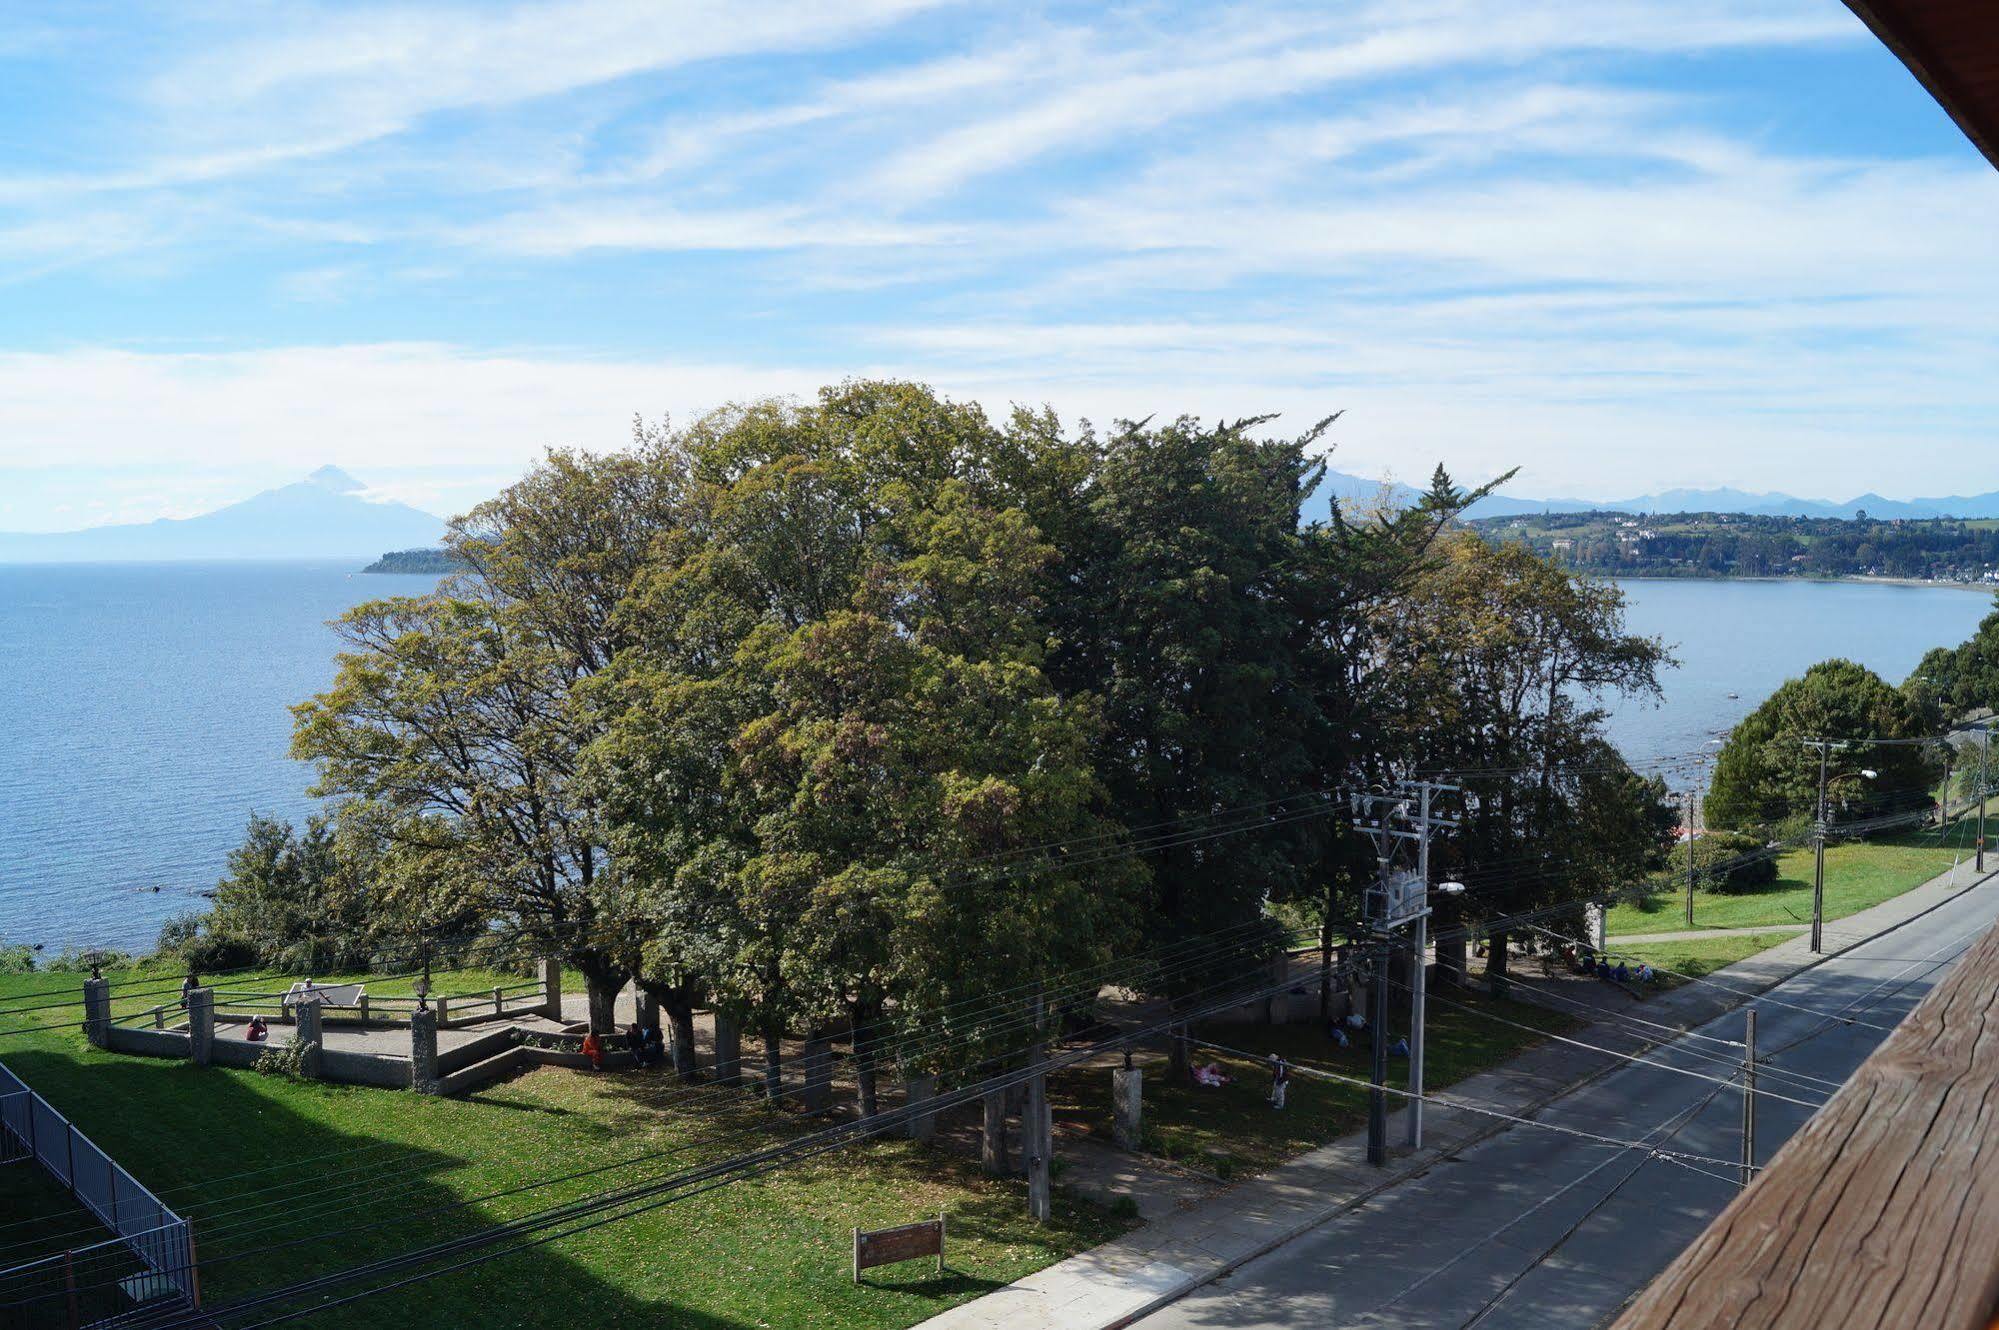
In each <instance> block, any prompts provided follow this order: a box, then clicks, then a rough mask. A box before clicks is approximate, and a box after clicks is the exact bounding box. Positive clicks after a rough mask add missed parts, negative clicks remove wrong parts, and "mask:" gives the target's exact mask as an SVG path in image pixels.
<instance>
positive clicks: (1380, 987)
mask: <svg viewBox="0 0 1999 1330" xmlns="http://www.w3.org/2000/svg"><path fill="white" fill-rule="evenodd" d="M1387 871H1388V865H1387V861H1386V860H1384V861H1383V863H1382V874H1383V876H1384V877H1385V876H1386V875H1387ZM1388 954H1389V946H1388V940H1387V938H1386V936H1385V935H1384V936H1383V937H1382V938H1381V939H1380V940H1379V941H1377V942H1376V943H1375V947H1374V992H1373V993H1371V994H1370V995H1369V997H1370V999H1371V1000H1370V1002H1369V1003H1368V1005H1369V1006H1371V1007H1372V1008H1373V1009H1374V1010H1373V1012H1372V1013H1371V1014H1370V1015H1369V1016H1368V1018H1367V1024H1368V1034H1369V1035H1370V1036H1371V1037H1372V1039H1373V1041H1374V1056H1373V1058H1372V1059H1371V1062H1370V1065H1369V1068H1368V1077H1367V1078H1368V1082H1369V1086H1368V1091H1367V1162H1368V1163H1370V1164H1373V1165H1374V1166H1375V1167H1376V1168H1383V1167H1386V1166H1387V1164H1388V1091H1387V1090H1386V1089H1385V1088H1384V1087H1385V1086H1387V1084H1388Z"/></svg>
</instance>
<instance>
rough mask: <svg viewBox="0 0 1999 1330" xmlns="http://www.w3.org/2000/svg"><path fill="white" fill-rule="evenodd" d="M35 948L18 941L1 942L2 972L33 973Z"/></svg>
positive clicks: (0, 972)
mask: <svg viewBox="0 0 1999 1330" xmlns="http://www.w3.org/2000/svg"><path fill="white" fill-rule="evenodd" d="M34 968H35V949H34V948H33V947H30V946H28V945H26V944H25V943H18V942H0V974H31V973H33V972H34Z"/></svg>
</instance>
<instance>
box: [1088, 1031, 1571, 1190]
mask: <svg viewBox="0 0 1999 1330" xmlns="http://www.w3.org/2000/svg"><path fill="white" fill-rule="evenodd" d="M1445 996H1448V997H1449V998H1450V1000H1451V1001H1452V1002H1456V1003H1462V1004H1463V1005H1464V1006H1466V1007H1469V1008H1472V1010H1470V1011H1465V1010H1460V1009H1458V1008H1455V1007H1452V1006H1450V1005H1448V1004H1447V1003H1445V1002H1442V1001H1432V1002H1431V1003H1430V1007H1429V1044H1428V1046H1427V1048H1426V1049H1425V1052H1424V1068H1423V1080H1424V1086H1425V1088H1426V1089H1431V1090H1436V1089H1442V1088H1443V1087H1445V1086H1447V1085H1450V1084H1451V1083H1452V1082H1454V1081H1458V1080H1461V1079H1463V1078H1464V1077H1466V1076H1469V1075H1471V1074H1472V1073H1473V1072H1476V1071H1481V1070H1484V1069H1485V1068H1487V1067H1490V1066H1493V1065H1495V1064H1496V1063H1499V1062H1503V1061H1505V1060H1506V1059H1507V1058H1508V1057H1511V1056H1512V1055H1513V1054H1514V1053H1517V1052H1519V1051H1520V1050H1521V1049H1522V1048H1525V1047H1527V1046H1528V1045H1530V1044H1533V1043H1536V1042H1537V1041H1538V1038H1539V1036H1537V1035H1535V1034H1530V1033H1528V1032H1527V1031H1525V1030H1518V1029H1515V1028H1513V1027H1512V1026H1509V1025H1502V1024H1500V1023H1499V1022H1498V1021H1495V1020H1493V1019H1491V1017H1492V1016H1495V1015H1497V1016H1504V1017H1505V1018H1506V1019H1508V1020H1512V1021H1518V1022H1520V1023H1521V1024H1524V1025H1530V1026H1532V1027H1534V1029H1536V1030H1542V1031H1548V1032H1551V1033H1560V1032H1562V1031H1566V1030H1569V1029H1573V1028H1574V1027H1575V1026H1576V1025H1577V1024H1578V1022H1576V1021H1574V1020H1572V1019H1570V1018H1569V1017H1567V1016H1564V1015H1561V1014H1559V1013H1556V1012H1552V1011H1549V1010H1547V1009H1546V1008H1543V1007H1537V1006H1531V1005H1528V1004H1526V1003H1520V1002H1505V1001H1498V1000H1495V999H1493V998H1490V997H1486V996H1484V995H1483V994H1476V993H1461V992H1450V993H1447V994H1446V995H1445ZM1478 1013H1485V1014H1478ZM1394 1028H1395V1029H1396V1031H1397V1032H1398V1033H1399V1032H1401V1031H1403V1030H1405V1029H1406V1028H1407V1017H1406V1007H1405V1008H1403V1009H1402V1010H1401V1011H1399V1012H1398V1014H1397V1017H1396V1020H1395V1022H1394ZM1196 1034H1197V1036H1199V1037H1205V1038H1211V1039H1213V1040H1214V1041H1215V1042H1216V1043H1218V1044H1224V1045H1227V1046H1229V1047H1231V1048H1239V1049H1242V1050H1244V1051H1246V1052H1250V1053H1254V1054H1256V1055H1257V1057H1256V1058H1255V1059H1250V1058H1241V1057H1233V1056H1228V1055H1224V1054H1219V1053H1215V1052H1213V1051H1211V1050H1208V1049H1199V1048H1197V1049H1196V1050H1195V1053H1194V1058H1195V1060H1196V1061H1197V1062H1209V1061H1214V1062H1220V1063H1222V1064H1223V1065H1224V1066H1225V1067H1227V1068H1228V1069H1229V1071H1230V1072H1231V1073H1232V1074H1233V1075H1234V1076H1235V1077H1236V1082H1235V1084H1233V1085H1229V1086H1224V1087H1222V1088H1220V1089H1214V1088H1210V1087H1206V1086H1199V1085H1193V1084H1190V1083H1188V1082H1185V1081H1175V1080H1173V1079H1172V1078H1171V1077H1169V1076H1168V1074H1167V1070H1166V1058H1165V1056H1164V1055H1163V1054H1160V1055H1155V1056H1152V1057H1149V1058H1137V1059H1134V1061H1135V1062H1137V1063H1139V1064H1140V1065H1143V1066H1144V1067H1145V1068H1146V1075H1145V1147H1146V1149H1147V1150H1149V1151H1150V1152H1151V1153H1153V1154H1156V1155H1159V1156H1161V1157H1163V1158H1167V1159H1174V1160H1180V1161H1183V1162H1185V1163H1188V1164H1191V1165H1193V1166H1194V1167H1197V1168H1201V1169H1204V1170H1206V1171H1208V1172H1213V1173H1219V1174H1221V1175H1222V1176H1224V1177H1235V1176H1241V1175H1246V1174H1250V1173H1256V1172H1261V1171H1262V1170H1264V1169H1267V1168H1270V1167H1271V1166H1273V1165H1276V1164H1279V1163H1282V1162H1283V1161H1284V1160H1286V1159H1290V1158H1293V1157H1295V1156H1297V1155H1300V1154H1303V1153H1305V1152H1306V1151H1307V1150H1312V1149H1315V1148H1317V1147H1318V1146H1321V1145H1324V1144H1326V1143H1327V1142H1329V1141H1332V1140H1334V1139H1335V1138H1337V1137H1340V1136H1344V1135H1346V1134H1347V1133H1348V1132H1350V1131H1354V1130H1356V1129H1358V1128H1360V1127H1363V1126H1365V1125H1366V1123H1367V1092H1366V1091H1365V1090H1363V1089H1361V1088H1359V1087H1356V1086H1349V1085H1339V1084H1335V1083H1333V1082H1330V1081H1320V1080H1313V1079H1310V1078H1308V1077H1303V1076H1294V1077H1293V1078H1292V1081H1291V1090H1290V1098H1289V1102H1288V1104H1287V1106H1286V1107H1285V1109H1284V1111H1283V1112H1281V1113H1280V1112H1277V1111H1276V1110H1274V1109H1272V1108H1271V1107H1270V1105H1269V1103H1268V1102H1267V1097H1268V1095H1269V1093H1270V1069H1269V1067H1268V1066H1267V1065H1266V1064H1265V1063H1264V1062H1263V1061H1262V1060H1261V1059H1262V1058H1263V1057H1264V1056H1267V1055H1268V1054H1270V1053H1281V1054H1283V1055H1284V1056H1285V1057H1287V1058H1289V1059H1291V1060H1293V1061H1296V1062H1309V1063H1312V1064H1314V1065H1316V1066H1321V1067H1325V1068H1327V1069H1328V1070H1332V1071H1338V1072H1343V1073H1346V1074H1348V1075H1353V1076H1359V1077H1362V1078H1365V1077H1366V1076H1367V1074H1368V1051H1367V1048H1366V1046H1365V1043H1364V1042H1363V1043H1358V1044H1356V1046H1354V1047H1351V1048H1346V1049H1342V1048H1339V1047H1338V1046H1337V1045H1335V1044H1333V1043H1332V1041H1331V1040H1329V1039H1328V1038H1327V1037H1326V1032H1325V1030H1324V1029H1323V1028H1322V1027H1321V1026H1319V1025H1318V1024H1317V1023H1316V1022H1315V1023H1311V1024H1299V1025H1284V1026H1275V1027H1273V1026H1267V1025H1242V1024H1229V1025H1216V1026H1213V1027H1211V1028H1205V1029H1201V1030H1197V1031H1196ZM1389 1066H1390V1073H1389V1077H1390V1079H1389V1083H1390V1084H1392V1085H1402V1084H1404V1083H1405V1081H1406V1079H1407V1076H1408V1068H1409V1064H1408V1062H1407V1060H1406V1059H1402V1058H1396V1059H1394V1060H1393V1061H1391V1063H1390V1064H1389ZM1110 1092H1111V1073H1110V1070H1109V1069H1108V1068H1105V1067H1091V1068H1079V1069H1075V1070H1072V1071H1070V1072H1067V1073H1065V1074H1063V1075H1061V1076H1058V1077H1054V1078H1052V1079H1051V1081H1050V1084H1049V1099H1050V1104H1051V1106H1052V1108H1053V1109H1054V1112H1055V1116H1056V1118H1057V1120H1058V1121H1068V1122H1074V1123H1077V1124H1079V1125H1082V1126H1084V1127H1086V1128H1087V1129H1088V1130H1089V1131H1090V1133H1091V1134H1092V1135H1095V1136H1100V1137H1102V1138H1103V1139H1105V1140H1109V1139H1110V1135H1111V1103H1110ZM1405 1102H1407V1101H1405V1100H1399V1099H1393V1100H1391V1103H1390V1107H1391V1109H1392V1108H1394V1107H1396V1106H1398V1105H1400V1104H1402V1103H1405Z"/></svg>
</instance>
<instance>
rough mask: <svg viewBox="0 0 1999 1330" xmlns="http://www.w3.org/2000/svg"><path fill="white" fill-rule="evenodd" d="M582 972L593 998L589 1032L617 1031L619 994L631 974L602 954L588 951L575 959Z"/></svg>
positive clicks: (586, 987) (584, 982)
mask: <svg viewBox="0 0 1999 1330" xmlns="http://www.w3.org/2000/svg"><path fill="white" fill-rule="evenodd" d="M576 968H577V969H579V970H581V971H582V972H583V985H584V989H585V991H586V992H587V993H588V995H589V999H590V1015H589V1022H590V1032H591V1033H592V1034H596V1035H607V1034H614V1033H616V1031H617V1028H618V993H619V990H621V989H623V988H624V986H625V982H626V981H627V980H629V979H630V978H631V975H630V974H628V973H626V972H625V971H624V970H622V969H620V968H619V967H617V966H616V965H613V964H611V963H610V962H609V961H607V960H605V959H604V958H603V957H602V956H598V955H595V954H594V953H586V954H585V955H583V956H579V957H578V958H577V960H576Z"/></svg>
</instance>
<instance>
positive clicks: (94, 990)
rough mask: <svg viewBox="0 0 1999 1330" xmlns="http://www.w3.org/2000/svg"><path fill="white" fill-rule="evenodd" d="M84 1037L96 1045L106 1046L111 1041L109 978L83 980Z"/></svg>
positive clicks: (99, 1046)
mask: <svg viewBox="0 0 1999 1330" xmlns="http://www.w3.org/2000/svg"><path fill="white" fill-rule="evenodd" d="M83 1037H84V1038H85V1039H88V1040H89V1041H90V1042H91V1044H92V1045H93V1046H94V1047H97V1048H104V1047H106V1046H107V1045H109V1043H110V1042H111V981H110V980H109V979H86V980H84V981H83Z"/></svg>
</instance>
